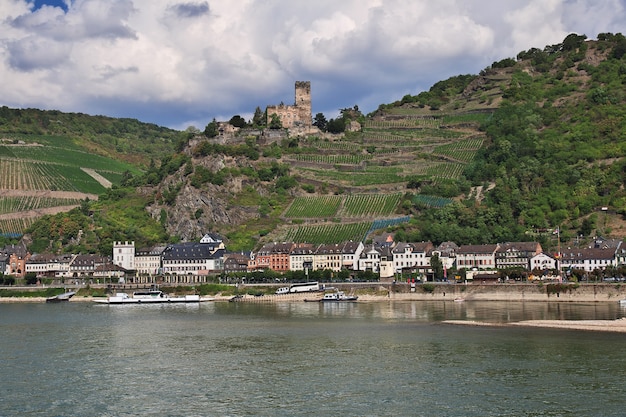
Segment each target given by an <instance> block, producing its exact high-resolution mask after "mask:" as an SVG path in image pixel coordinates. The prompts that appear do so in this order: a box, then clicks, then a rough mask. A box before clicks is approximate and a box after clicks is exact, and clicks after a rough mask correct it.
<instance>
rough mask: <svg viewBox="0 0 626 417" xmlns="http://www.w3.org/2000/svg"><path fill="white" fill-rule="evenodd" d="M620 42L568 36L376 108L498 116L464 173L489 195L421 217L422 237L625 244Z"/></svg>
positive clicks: (418, 233) (625, 96)
mask: <svg viewBox="0 0 626 417" xmlns="http://www.w3.org/2000/svg"><path fill="white" fill-rule="evenodd" d="M625 55H626V38H624V36H622V35H621V34H617V35H613V34H600V35H598V39H597V40H595V41H586V40H585V36H584V35H580V36H579V35H575V34H572V35H569V36H568V37H567V38H566V39H565V40H564V41H563V43H560V44H557V45H549V46H546V47H545V48H543V49H538V48H531V49H529V50H527V51H522V52H520V53H519V54H518V55H517V57H516V58H515V59H513V58H508V59H504V60H502V61H500V62H495V63H494V64H493V65H492V66H491V67H490V68H487V69H485V70H483V71H482V72H481V74H480V75H478V76H469V77H453V78H451V79H450V80H447V81H444V82H441V83H438V84H436V85H435V86H434V87H433V89H431V91H429V92H426V93H422V94H420V95H418V96H407V97H405V98H403V99H402V101H401V102H398V103H394V104H392V105H388V106H381V109H380V110H379V112H380V113H385V112H389V111H390V109H394V108H395V109H397V108H402V107H407V106H418V107H423V108H426V109H429V111H431V112H432V111H434V112H435V113H436V112H442V111H443V112H446V111H452V110H453V109H455V110H457V111H458V110H462V109H466V110H471V109H472V107H474V106H476V103H477V102H482V104H483V105H485V106H487V107H492V108H494V109H495V111H494V113H493V116H492V117H491V118H490V119H489V120H487V121H486V122H485V123H484V124H483V125H482V126H481V130H482V131H484V132H485V133H486V135H487V141H486V142H485V146H484V147H483V148H482V149H481V150H480V151H479V152H478V153H477V154H476V156H475V158H474V160H473V161H472V162H471V163H470V164H468V165H467V167H466V168H465V170H464V173H463V174H464V177H465V178H466V179H467V180H468V181H470V182H471V183H472V185H474V186H483V187H484V188H485V189H490V191H489V192H487V193H485V194H484V199H483V200H482V201H481V203H480V204H476V205H474V204H468V202H467V200H466V201H465V202H464V203H463V204H456V205H450V206H447V207H446V208H444V209H442V210H438V211H427V212H424V213H423V214H422V216H419V217H417V219H418V221H417V224H418V226H417V227H415V228H413V229H411V232H410V233H411V234H412V235H413V237H415V238H419V239H431V240H433V241H442V240H446V239H451V240H454V241H457V242H461V243H469V242H474V243H481V242H502V241H507V240H523V239H528V238H533V239H536V238H543V239H545V240H546V241H545V242H544V243H545V244H547V245H550V243H551V242H553V241H551V240H550V239H549V236H550V234H549V233H547V234H544V235H542V232H546V231H547V230H554V229H556V228H557V227H561V230H562V234H561V236H562V240H563V241H564V242H565V243H568V242H570V241H572V240H576V239H579V238H580V239H591V238H592V237H593V236H596V235H601V236H605V237H609V236H613V237H619V238H624V237H625V236H626V228H625V224H624V221H623V220H624V216H625V215H626V193H625V191H624V184H625V183H626V160H625V159H624V156H625V154H626V106H625V104H626V59H625V57H624V56H625Z"/></svg>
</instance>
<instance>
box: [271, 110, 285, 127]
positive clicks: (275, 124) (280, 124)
mask: <svg viewBox="0 0 626 417" xmlns="http://www.w3.org/2000/svg"><path fill="white" fill-rule="evenodd" d="M269 128H270V129H282V128H283V122H282V121H281V120H280V117H278V115H277V114H276V113H272V116H271V117H270V125H269Z"/></svg>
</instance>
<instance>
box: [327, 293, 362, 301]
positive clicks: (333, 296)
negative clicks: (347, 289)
mask: <svg viewBox="0 0 626 417" xmlns="http://www.w3.org/2000/svg"><path fill="white" fill-rule="evenodd" d="M358 298H359V297H357V296H356V295H346V294H345V293H344V292H343V291H336V292H329V293H326V294H324V296H323V297H322V298H321V299H320V302H322V303H333V302H348V301H356V300H357V299H358Z"/></svg>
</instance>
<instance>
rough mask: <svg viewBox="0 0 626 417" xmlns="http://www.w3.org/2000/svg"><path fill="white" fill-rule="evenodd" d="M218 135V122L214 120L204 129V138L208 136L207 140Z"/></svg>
mask: <svg viewBox="0 0 626 417" xmlns="http://www.w3.org/2000/svg"><path fill="white" fill-rule="evenodd" d="M218 134H219V132H218V130H217V120H215V118H213V120H212V121H211V122H210V123H209V124H208V125H206V127H205V128H204V136H206V137H207V138H214V137H215V136H217V135H218Z"/></svg>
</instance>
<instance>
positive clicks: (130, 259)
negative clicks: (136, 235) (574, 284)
mask: <svg viewBox="0 0 626 417" xmlns="http://www.w3.org/2000/svg"><path fill="white" fill-rule="evenodd" d="M113 263H114V264H115V265H117V266H121V267H122V268H124V269H126V270H127V271H134V270H135V242H134V241H133V242H114V243H113Z"/></svg>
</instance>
